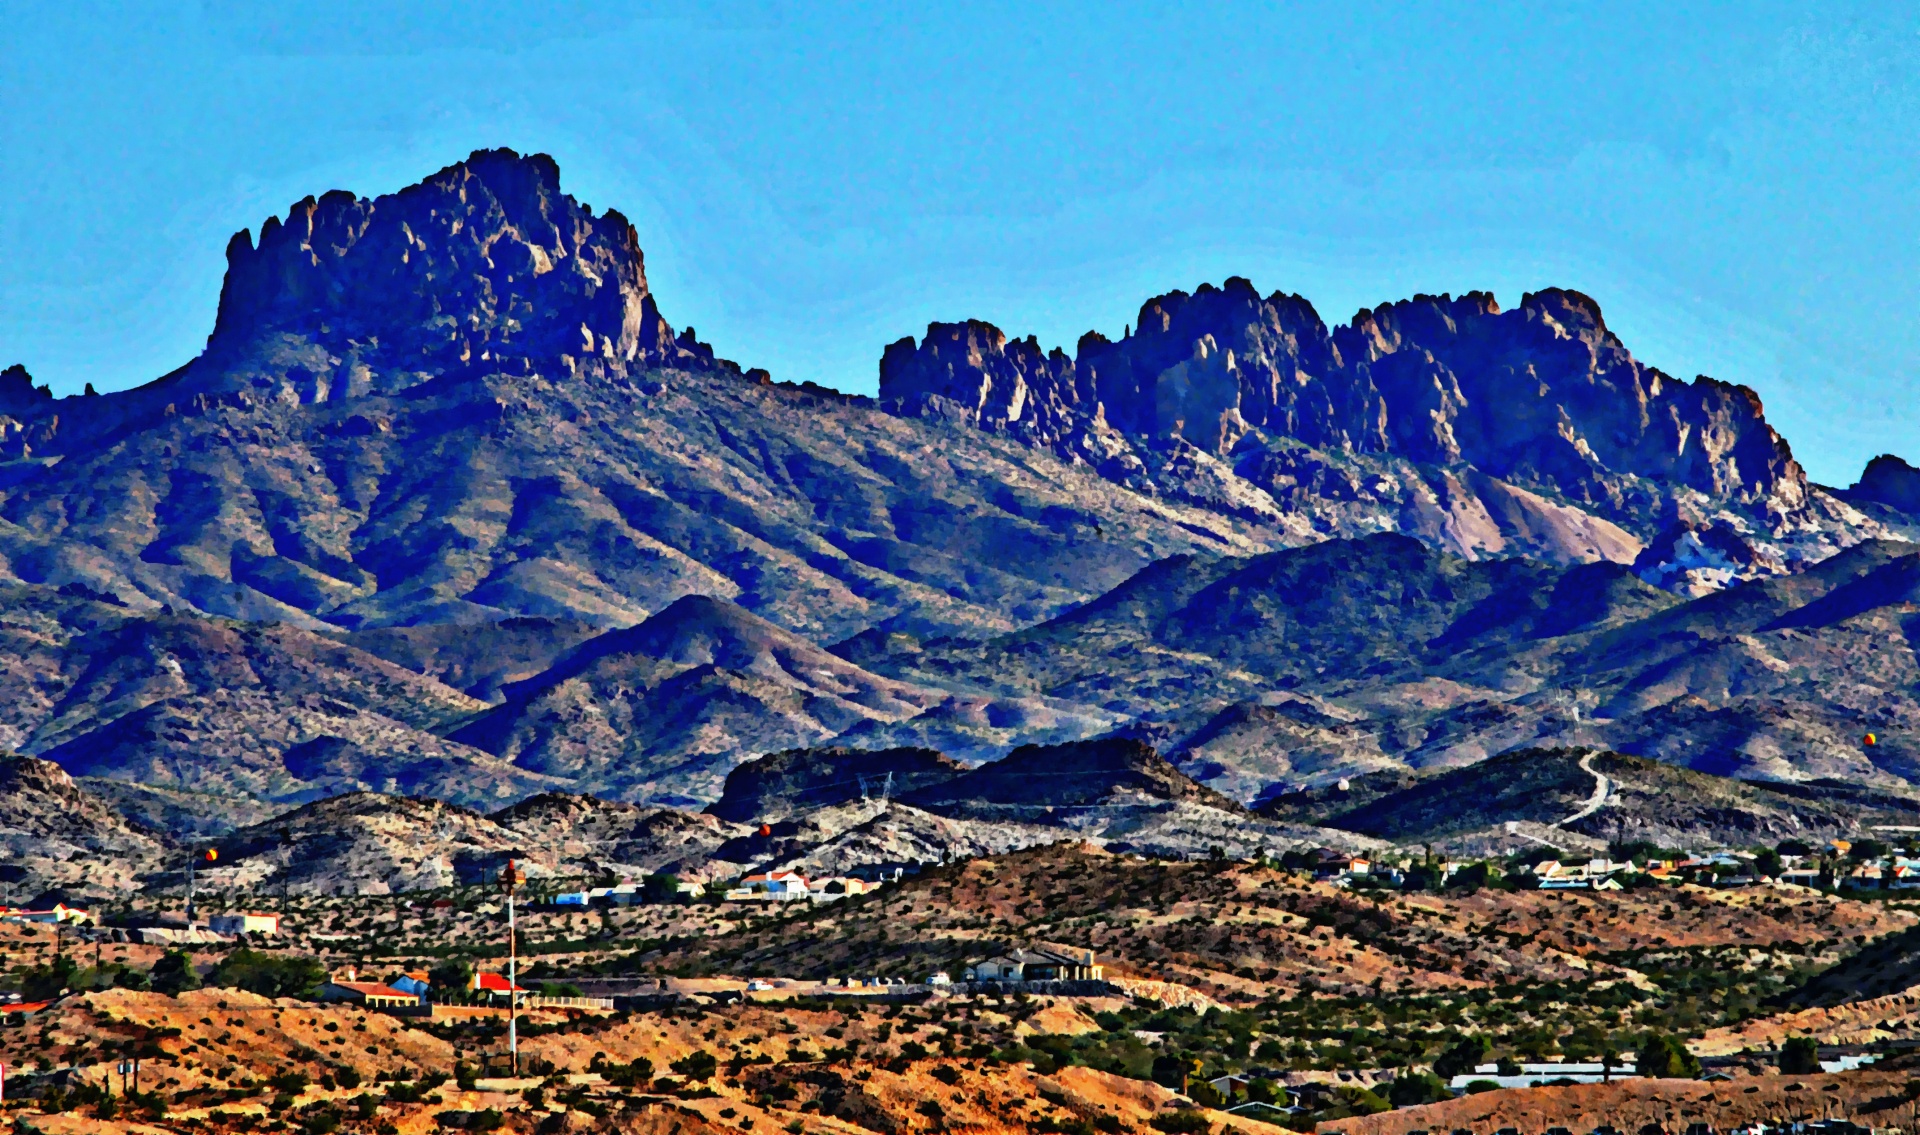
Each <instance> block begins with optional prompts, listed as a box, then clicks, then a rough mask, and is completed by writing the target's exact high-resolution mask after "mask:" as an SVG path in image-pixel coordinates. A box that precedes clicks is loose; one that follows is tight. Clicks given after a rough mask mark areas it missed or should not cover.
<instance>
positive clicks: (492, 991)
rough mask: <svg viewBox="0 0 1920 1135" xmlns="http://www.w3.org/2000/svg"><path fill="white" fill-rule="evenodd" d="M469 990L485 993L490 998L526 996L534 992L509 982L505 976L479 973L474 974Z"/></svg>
mask: <svg viewBox="0 0 1920 1135" xmlns="http://www.w3.org/2000/svg"><path fill="white" fill-rule="evenodd" d="M467 988H468V989H470V990H472V991H473V992H475V993H484V994H486V995H487V996H488V997H489V998H493V997H505V996H507V995H508V994H509V993H522V994H524V993H529V992H532V991H531V990H529V989H528V988H527V987H526V986H524V985H515V984H512V983H510V982H508V981H507V978H506V975H505V974H499V973H482V972H479V971H475V972H474V975H473V983H472V984H471V985H469V986H467Z"/></svg>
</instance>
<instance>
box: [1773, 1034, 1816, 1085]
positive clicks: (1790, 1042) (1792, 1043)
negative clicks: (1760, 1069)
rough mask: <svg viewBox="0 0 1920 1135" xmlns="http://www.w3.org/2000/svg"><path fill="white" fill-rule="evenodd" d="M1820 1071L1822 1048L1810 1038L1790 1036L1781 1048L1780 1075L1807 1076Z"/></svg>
mask: <svg viewBox="0 0 1920 1135" xmlns="http://www.w3.org/2000/svg"><path fill="white" fill-rule="evenodd" d="M1818 1071H1820V1046H1819V1045H1818V1044H1817V1043H1815V1042H1814V1039H1813V1038H1812V1037H1810V1036H1790V1037H1788V1038H1787V1042H1786V1043H1785V1044H1783V1045H1781V1046H1780V1074H1781V1075H1783V1076H1805V1075H1808V1074H1810V1073H1813V1072H1818Z"/></svg>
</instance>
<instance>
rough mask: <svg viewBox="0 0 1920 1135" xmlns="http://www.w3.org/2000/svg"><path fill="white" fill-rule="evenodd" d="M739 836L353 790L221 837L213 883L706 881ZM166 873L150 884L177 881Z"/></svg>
mask: <svg viewBox="0 0 1920 1135" xmlns="http://www.w3.org/2000/svg"><path fill="white" fill-rule="evenodd" d="M729 834H731V833H730V831H729V829H728V828H727V827H726V826H725V825H722V824H720V823H719V822H717V821H715V820H714V819H713V818H712V817H709V816H698V815H692V814H689V813H686V812H681V811H677V810H675V809H671V808H658V807H656V808H640V807H635V806H633V805H628V804H618V803H610V802H607V801H600V800H594V799H591V798H582V797H577V796H566V795H555V794H543V795H540V796H535V797H532V798H530V799H527V800H524V801H521V802H520V803H518V804H516V805H514V806H513V807H511V808H506V809H503V810H501V811H499V812H495V813H493V814H492V815H482V814H481V813H479V812H475V811H472V810H470V809H467V808H461V807H459V806H457V805H453V804H448V803H446V802H444V801H440V800H434V799H428V798H422V797H401V796H388V795H381V794H379V793H372V792H355V793H348V794H345V795H340V796H334V797H330V798H328V799H325V800H316V801H314V802H312V803H310V804H305V805H302V806H301V807H299V808H296V809H293V810H292V811H289V812H286V813H284V814H282V815H278V816H275V817H273V818H272V819H269V820H266V821H263V822H261V823H258V824H254V825H252V826H250V827H246V828H242V829H240V830H238V831H235V832H232V833H230V834H228V835H226V836H224V837H222V838H220V839H219V840H217V841H216V842H215V846H216V847H217V849H218V851H219V854H220V858H219V860H218V863H219V866H217V867H213V868H210V869H207V870H205V871H203V872H201V880H202V885H204V886H205V887H206V888H208V889H210V890H242V891H256V892H278V893H281V894H306V895H337V894H389V893H395V894H397V893H400V892H404V891H423V890H435V889H439V888H444V887H451V886H454V885H456V884H459V883H474V882H478V881H481V880H483V879H484V878H485V877H486V875H487V873H488V872H490V871H494V870H497V869H498V868H499V867H500V866H501V865H502V864H503V863H505V861H506V860H507V859H509V858H512V859H514V860H515V861H516V862H517V863H518V864H520V865H521V866H523V867H524V868H525V869H526V871H527V873H528V875H529V876H530V877H542V876H544V877H555V876H559V877H566V878H578V877H580V876H588V877H594V878H597V877H600V876H603V875H608V874H614V875H626V876H628V877H632V878H638V877H639V876H641V875H642V874H647V873H651V872H655V871H660V870H665V869H672V868H679V869H681V870H684V871H686V872H687V873H688V874H690V875H695V876H696V877H697V876H698V875H699V874H700V872H701V869H702V868H704V866H705V864H706V862H707V860H708V858H709V856H710V855H711V854H712V852H713V851H714V849H716V848H717V847H719V845H720V844H721V842H722V841H724V840H725V839H726V838H727V836H728V835H729ZM182 881H183V880H182V879H181V878H176V877H174V876H172V875H163V876H159V877H156V878H154V879H152V880H150V881H149V884H148V885H150V886H161V887H166V886H172V887H177V886H179V885H180V884H181V882H182Z"/></svg>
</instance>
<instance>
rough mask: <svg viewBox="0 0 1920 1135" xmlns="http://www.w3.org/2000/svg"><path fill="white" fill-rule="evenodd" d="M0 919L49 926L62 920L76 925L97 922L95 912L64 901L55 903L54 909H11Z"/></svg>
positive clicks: (0, 916)
mask: <svg viewBox="0 0 1920 1135" xmlns="http://www.w3.org/2000/svg"><path fill="white" fill-rule="evenodd" d="M0 919H4V920H6V921H8V922H39V923H44V924H46V925H49V926H51V925H53V924H55V923H60V922H70V923H72V924H73V925H75V926H92V925H94V924H95V922H96V920H95V918H94V917H93V912H91V911H86V910H81V909H80V908H79V907H77V906H68V905H67V904H66V903H63V902H57V903H54V904H53V909H52V910H9V911H7V912H6V914H4V915H0Z"/></svg>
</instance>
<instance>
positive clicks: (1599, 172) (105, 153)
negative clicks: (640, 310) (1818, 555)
mask: <svg viewBox="0 0 1920 1135" xmlns="http://www.w3.org/2000/svg"><path fill="white" fill-rule="evenodd" d="M1677 7H1679V6H1676V5H1673V4H1670V3H1662V4H1646V5H1635V4H1631V3H1624V2H1615V3H1606V4H1592V5H1587V4H1578V3H1569V2H1564V0H1563V2H1559V3H1554V4H1541V3H1526V4H1499V3H1483V4H1479V5H1474V6H1472V7H1471V9H1470V10H1468V6H1465V5H1457V4H1454V5H1431V6H1426V5H1415V4H1378V5H1376V4H1368V3H1361V2H1345V3H1338V4H1326V5H1308V4H1297V5H1296V4H1263V5H1245V6H1234V5H1212V6H1203V5H1196V4H1161V5H1150V6H1145V5H1143V6H1137V7H1128V6H1119V5H1110V4H1101V5H1087V6H1083V7H1072V6H1067V5H1033V4H1019V5H1006V6H995V5H991V4H969V5H966V6H964V7H958V6H956V7H955V8H953V9H951V10H948V11H945V12H932V11H928V10H923V9H925V8H927V6H923V5H889V6H850V5H827V4H806V5H799V4H793V5H788V4H774V5H764V6H756V5H751V4H744V3H730V4H726V5H717V6H715V7H714V8H713V9H712V10H709V11H707V12H704V13H703V12H702V11H701V10H698V9H691V8H677V7H670V6H657V7H655V6H644V5H598V4H565V3H545V4H537V5H535V4H528V5H509V4H501V5H484V4H465V3H463V4H430V3H420V4H412V5H404V6H400V5H385V4H381V5H373V4H368V5H352V4H326V3H319V2H308V3H301V4H297V5H295V4H286V5H280V4H273V3H256V2H248V3H233V4H224V3H221V4H212V3H210V4H202V5H200V6H198V7H193V6H191V5H174V4H168V5H155V6H151V7H142V6H140V5H134V4H110V5H100V6H97V7H89V6H87V5H85V4H77V3H63V4H59V5H55V4H51V3H46V4H37V5H34V4H23V5H9V6H7V7H6V8H5V10H4V11H3V12H0V365H4V364H5V363H9V362H13V361H20V362H24V363H25V364H27V366H28V368H29V369H30V370H31V371H33V373H34V374H35V375H36V376H37V377H38V378H39V379H41V380H43V381H48V382H51V383H52V385H53V387H54V389H55V391H56V392H58V393H62V394H65V393H72V392H77V391H78V390H79V389H80V388H81V386H82V385H83V384H84V383H86V382H93V383H94V384H95V385H96V386H98V387H99V388H100V389H103V390H111V389H120V388H124V387H127V386H132V385H136V384H138V383H141V382H144V381H147V380H149V379H152V378H154V377H156V376H158V375H160V374H162V373H164V372H165V371H167V370H169V369H171V368H173V367H174V366H177V365H179V364H180V363H182V362H184V361H186V360H187V359H188V358H190V357H192V355H193V354H195V353H196V352H197V351H198V349H199V348H200V346H201V345H202V344H203V343H204V341H205V337H206V334H207V332H208V330H210V329H211V327H212V324H213V311H214V304H215V301H216V299H217V297H218V295H219V286H220V274H221V270H222V267H223V264H222V259H221V252H222V249H223V248H224V245H225V241H226V238H227V236H228V235H229V234H231V233H232V232H234V231H235V230H237V229H240V228H242V227H255V228H257V226H258V225H259V223H260V222H261V221H262V220H263V219H265V218H266V217H267V216H268V215H269V214H284V212H285V210H286V206H287V205H288V204H289V203H291V202H292V201H295V200H297V199H299V198H300V197H302V196H305V195H307V194H309V193H315V194H317V193H320V192H323V191H325V190H327V189H330V188H335V187H339V188H346V189H351V190H353V191H355V192H358V193H361V194H365V195H374V194H378V193H383V192H390V191H392V190H394V189H397V188H399V187H401V186H403V185H405V184H408V183H410V182H412V181H416V180H418V179H419V178H420V177H421V176H422V175H424V174H426V173H428V172H431V171H432V170H434V169H437V168H439V167H440V166H443V165H445V164H447V163H448V162H451V161H454V160H457V159H458V158H460V157H463V156H465V155H466V154H467V152H468V151H470V150H472V149H474V148H477V147H481V146H494V145H507V146H512V147H515V148H517V149H521V150H529V151H531V150H541V151H545V152H548V153H551V154H553V155H554V156H555V157H556V158H557V159H558V160H559V163H560V167H561V171H562V180H563V184H564V185H565V186H566V188H568V189H569V191H571V192H572V193H574V194H575V195H576V196H578V197H580V198H581V199H582V200H584V201H587V202H589V203H591V204H592V205H593V206H594V207H595V208H596V209H598V208H605V207H616V208H619V209H620V210H622V211H623V212H625V213H626V214H627V215H628V216H629V217H630V218H632V220H633V221H634V223H635V224H636V226H637V227H638V228H639V230H640V234H641V241H642V245H643V247H644V248H645V249H646V252H647V259H648V273H649V276H650V278H651V280H652V281H653V285H654V288H655V290H656V292H657V293H658V294H659V296H660V302H661V307H662V310H663V311H664V313H665V314H666V316H667V317H668V319H670V320H671V321H673V322H674V323H675V324H676V325H684V324H687V323H692V324H693V325H695V326H696V327H697V328H698V330H699V332H700V335H701V337H702V338H703V339H706V340H708V341H710V342H712V343H713V344H714V345H715V347H716V348H717V349H718V350H720V352H721V353H722V354H725V355H727V356H728V357H731V358H735V359H738V360H740V361H741V362H743V363H745V364H748V365H754V366H765V367H767V368H769V369H770V370H772V371H773V372H774V375H775V377H777V378H783V379H792V380H801V379H812V380H814V381H817V382H822V383H826V384H828V385H833V386H838V387H842V388H845V389H851V390H864V391H871V390H872V389H873V386H874V381H875V365H876V362H877V360H878V358H879V354H880V350H881V348H882V347H883V346H884V345H885V344H886V343H887V342H889V341H891V340H892V339H895V338H898V337H899V336H901V335H904V334H917V333H919V332H920V331H921V330H923V329H924V327H925V325H926V324H927V322H928V321H930V320H935V319H958V318H964V317H969V316H973V317H979V318H984V319H989V320H992V321H994V322H996V323H998V324H999V325H1000V326H1002V327H1003V328H1005V329H1006V330H1007V331H1009V332H1010V333H1014V334H1021V335H1024V334H1026V333H1028V332H1033V333H1037V334H1038V335H1039V336H1040V338H1041V340H1042V341H1043V342H1045V343H1048V344H1054V343H1059V344H1063V345H1066V346H1068V347H1069V348H1070V347H1071V345H1072V343H1073V340H1074V339H1075V338H1077V337H1078V336H1079V334H1080V333H1081V332H1083V331H1085V330H1088V329H1090V328H1098V329H1101V330H1104V331H1106V332H1108V333H1109V334H1117V333H1118V332H1119V331H1120V329H1121V328H1122V327H1123V326H1124V325H1125V324H1127V323H1128V322H1130V321H1131V320H1132V318H1133V316H1134V313H1135V312H1136V310H1137V309H1138V306H1139V304H1140V302H1141V301H1142V300H1144V299H1146V298H1147V297H1148V296H1150V295H1153V294H1155V293H1158V292H1162V291H1166V290H1169V289H1172V288H1175V287H1183V288H1189V289H1190V288H1192V287H1194V286H1195V285H1197V284H1198V283H1200V282H1202V281H1206V280H1212V281H1216V282H1217V281H1219V280H1220V279H1222V278H1224V277H1225V276H1228V275H1234V274H1238V275H1244V276H1248V277H1249V278H1251V279H1252V280H1253V281H1254V283H1255V284H1256V285H1257V286H1259V287H1260V288H1261V289H1262V290H1263V291H1264V290H1271V289H1274V288H1283V289H1285V290H1288V291H1296V292H1300V293H1302V294H1304V295H1306V296H1307V297H1309V298H1310V299H1312V300H1313V301H1314V302H1315V304H1316V305H1317V306H1318V307H1319V309H1320V311H1321V314H1322V315H1323V316H1324V317H1326V318H1327V319H1328V321H1329V322H1341V321H1344V320H1346V319H1347V318H1349V317H1350V316H1351V314H1352V313H1353V311H1354V310H1355V309H1356V308H1358V307H1360V306H1362V305H1371V304H1374V303H1377V302H1381V301H1384V300H1390V299H1396V298H1401V297H1404V296H1407V295H1410V294H1412V293H1414V292H1417V291H1427V292H1438V291H1451V292H1460V291H1465V290H1468V289H1471V288H1487V289H1491V290H1493V291H1494V292H1495V294H1496V295H1497V296H1498V298H1499V300H1500V301H1501V302H1502V303H1503V304H1505V305H1512V304H1513V303H1516V302H1517V301H1518V300H1519V297H1520V294H1521V293H1522V292H1523V291H1525V290H1529V289H1534V288H1539V287H1544V286H1548V285H1560V286H1566V287H1574V288H1578V289H1580V290H1582V291H1586V292H1588V293H1590V294H1592V295H1593V296H1594V297H1595V298H1596V299H1598V300H1599V301H1600V303H1601V304H1602V306H1603V308H1604V309H1605V311H1606V313H1607V316H1608V320H1609V322H1610V323H1611V324H1612V325H1613V326H1614V328H1615V329H1616V330H1617V331H1618V332H1619V333H1620V335H1621V336H1622V338H1623V339H1625V340H1626V342H1627V344H1628V346H1629V347H1631V348H1632V349H1633V351H1634V353H1635V354H1636V355H1638V356H1640V357H1641V358H1642V359H1645V360H1646V361H1648V362H1650V363H1652V364H1653V365H1656V366H1659V367H1661V368H1662V369H1665V370H1667V371H1669V372H1672V373H1675V374H1679V375H1681V376H1683V377H1691V376H1692V375H1694V374H1696V373H1708V374H1713V375H1715V376H1716V377H1720V378H1726V379H1730V380H1734V381H1739V382H1744V383H1747V384H1749V385H1751V386H1753V387H1754V388H1756V389H1757V390H1759V392H1760V394H1761V396H1762V398H1763V399H1764V400H1765V402H1766V404H1767V407H1768V413H1769V418H1770V419H1771V420H1772V421H1773V422H1774V423H1775V424H1776V425H1777V426H1778V427H1779V428H1780V429H1781V430H1782V432H1783V433H1785V434H1786V435H1787V437H1788V438H1789V439H1790V441H1791V442H1792V443H1793V445H1794V449H1795V452H1796V453H1797V454H1799V455H1800V457H1801V460H1802V461H1803V462H1804V463H1805V464H1806V465H1807V466H1808V468H1809V471H1810V472H1811V473H1812V474H1813V475H1814V476H1815V477H1816V478H1817V479H1820V480H1823V481H1827V482H1832V483H1840V484H1846V483H1850V482H1851V481H1852V480H1853V479H1854V478H1855V477H1856V476H1857V474H1858V472H1859V469H1860V467H1861V465H1862V464H1863V463H1864V462H1865V460H1866V459H1867V458H1868V457H1870V456H1872V455H1874V454H1876V453H1881V452H1887V451H1892V452H1897V453H1902V454H1904V455H1905V456H1907V457H1908V458H1909V459H1911V460H1915V461H1916V462H1920V444H1916V442H1920V431H1917V430H1916V426H1920V406H1916V405H1915V400H1914V398H1913V397H1912V395H1913V392H1914V378H1915V374H1916V368H1917V367H1920V321H1916V320H1915V318H1914V316H1915V311H1914V302H1913V296H1914V285H1915V277H1916V270H1915V263H1916V252H1920V215H1917V213H1916V209H1915V207H1914V206H1915V202H1916V200H1920V197H1917V196H1916V193H1915V190H1916V188H1920V185H1916V182H1917V181H1920V176H1917V174H1920V164H1917V163H1916V150H1917V149H1920V106H1917V104H1916V95H1917V92H1920V86H1917V84H1920V74H1916V70H1917V68H1920V18H1916V17H1913V16H1908V15H1904V14H1903V15H1899V16H1898V17H1897V18H1896V17H1894V16H1892V15H1890V14H1889V13H1892V12H1894V11H1895V10H1896V7H1897V6H1893V5H1876V6H1868V5H1853V6H1837V5H1821V4H1790V5H1768V4H1763V3H1742V4H1738V5H1733V4H1716V5H1697V6H1690V7H1689V8H1688V9H1687V10H1678V11H1676V10H1675V9H1676V8H1677Z"/></svg>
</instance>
